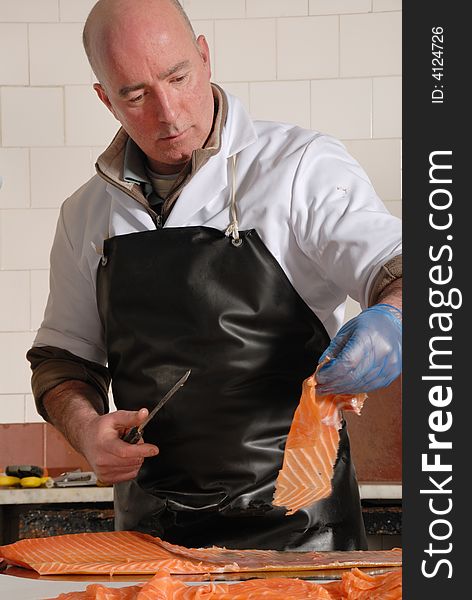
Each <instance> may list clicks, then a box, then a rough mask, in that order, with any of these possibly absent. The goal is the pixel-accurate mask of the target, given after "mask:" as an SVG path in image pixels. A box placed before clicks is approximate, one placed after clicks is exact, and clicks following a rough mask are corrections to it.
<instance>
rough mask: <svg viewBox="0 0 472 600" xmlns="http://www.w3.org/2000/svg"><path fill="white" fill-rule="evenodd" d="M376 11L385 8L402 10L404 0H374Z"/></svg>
mask: <svg viewBox="0 0 472 600" xmlns="http://www.w3.org/2000/svg"><path fill="white" fill-rule="evenodd" d="M372 8H373V10H374V12H376V11H378V12H380V11H384V10H401V9H402V0H373V6H372Z"/></svg>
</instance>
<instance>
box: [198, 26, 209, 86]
mask: <svg viewBox="0 0 472 600" xmlns="http://www.w3.org/2000/svg"><path fill="white" fill-rule="evenodd" d="M197 47H198V50H199V52H200V56H201V57H202V60H203V63H204V64H205V66H206V68H207V69H208V76H209V77H211V63H210V48H209V47H208V42H207V41H206V38H205V36H204V35H199V36H198V38H197Z"/></svg>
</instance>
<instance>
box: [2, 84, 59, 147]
mask: <svg viewBox="0 0 472 600" xmlns="http://www.w3.org/2000/svg"><path fill="white" fill-rule="evenodd" d="M0 105H1V107H2V124H1V131H2V142H3V145H4V146H62V145H63V143H64V113H63V100H62V89H60V88H23V87H5V88H2V89H1V104H0Z"/></svg>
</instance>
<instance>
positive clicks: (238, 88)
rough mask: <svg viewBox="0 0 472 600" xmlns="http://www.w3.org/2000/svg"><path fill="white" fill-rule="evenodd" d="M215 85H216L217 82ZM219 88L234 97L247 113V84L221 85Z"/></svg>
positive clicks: (226, 83)
mask: <svg viewBox="0 0 472 600" xmlns="http://www.w3.org/2000/svg"><path fill="white" fill-rule="evenodd" d="M215 83H218V82H217V81H216V82H215ZM218 85H220V87H222V88H223V89H224V90H225V92H227V93H228V94H231V95H232V96H236V97H237V98H239V100H241V102H242V103H243V104H244V106H245V107H246V110H247V111H248V112H249V83H228V82H225V83H221V84H219V83H218Z"/></svg>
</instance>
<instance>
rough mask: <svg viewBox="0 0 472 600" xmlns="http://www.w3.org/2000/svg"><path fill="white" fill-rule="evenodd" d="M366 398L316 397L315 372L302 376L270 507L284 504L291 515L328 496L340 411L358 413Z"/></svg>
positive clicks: (339, 425) (347, 395) (332, 395)
mask: <svg viewBox="0 0 472 600" xmlns="http://www.w3.org/2000/svg"><path fill="white" fill-rule="evenodd" d="M323 364H324V363H323ZM321 366H322V365H321V364H320V365H319V366H318V369H319V368H320V367H321ZM366 398H367V395H366V394H357V395H352V394H350V395H349V394H330V395H326V396H317V395H316V373H314V374H313V375H311V376H310V377H308V378H307V379H305V381H304V382H303V386H302V395H301V398H300V403H299V405H298V407H297V409H296V410H295V414H294V417H293V421H292V425H291V427H290V431H289V433H288V436H287V442H286V444H285V452H284V459H283V464H282V469H281V470H280V471H279V474H278V477H277V481H276V482H275V492H274V498H273V500H272V504H273V505H274V506H284V507H285V508H287V509H288V510H287V512H286V513H285V514H286V515H292V514H293V513H295V512H296V511H297V510H300V509H301V508H306V507H307V506H310V505H311V504H313V503H314V502H317V501H318V500H321V499H322V498H327V497H328V496H330V495H331V492H332V486H331V480H332V478H333V470H334V463H335V462H336V457H337V454H338V446H339V430H340V429H341V424H342V411H343V410H349V411H354V412H355V413H357V414H360V412H361V410H362V406H363V404H364V401H365V399H366Z"/></svg>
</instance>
